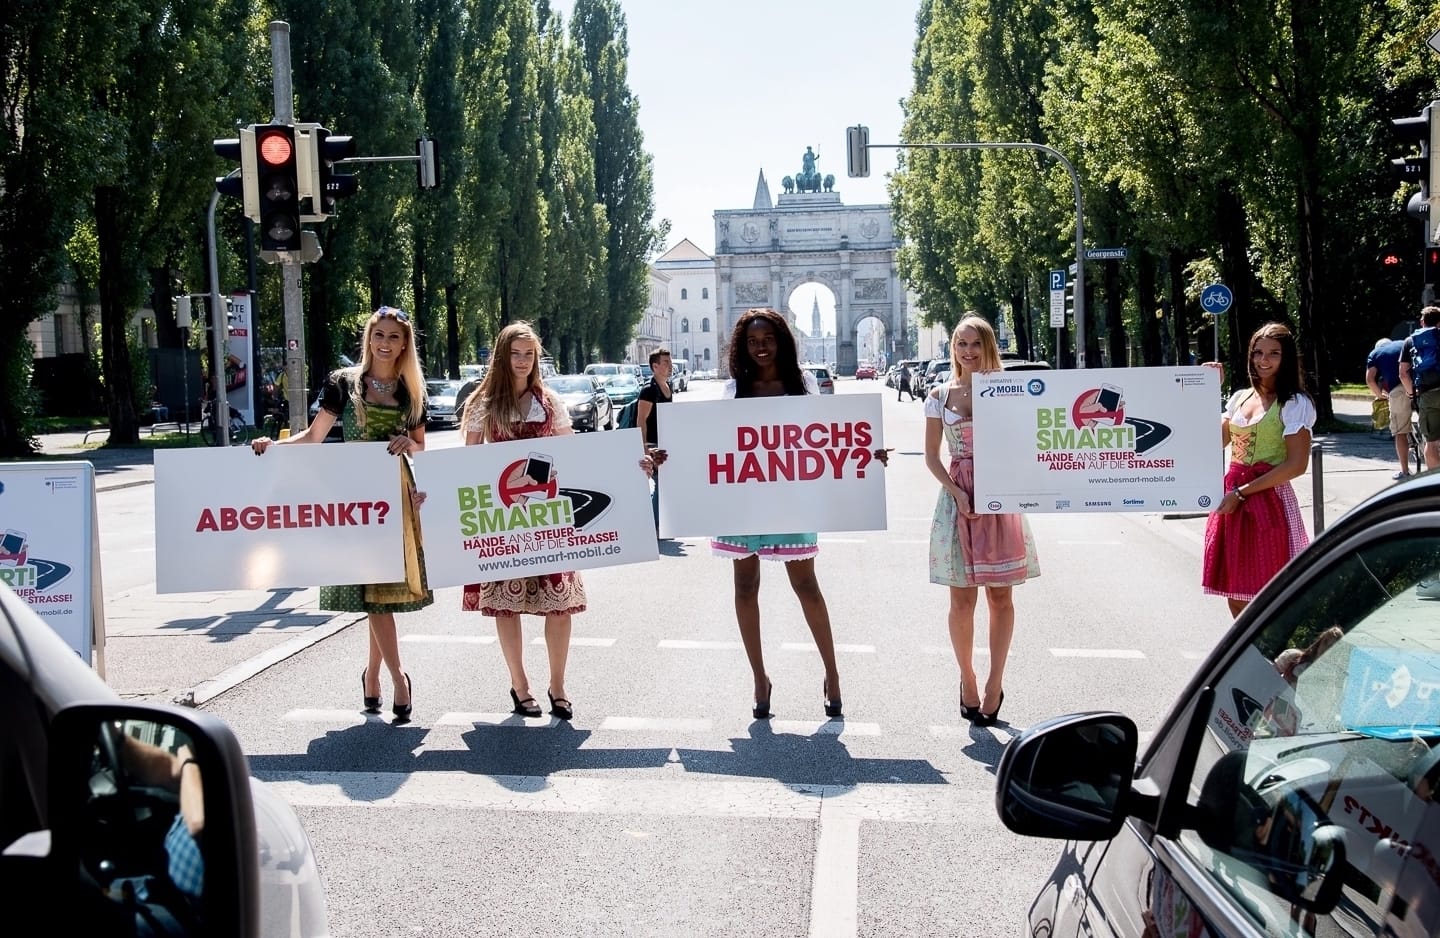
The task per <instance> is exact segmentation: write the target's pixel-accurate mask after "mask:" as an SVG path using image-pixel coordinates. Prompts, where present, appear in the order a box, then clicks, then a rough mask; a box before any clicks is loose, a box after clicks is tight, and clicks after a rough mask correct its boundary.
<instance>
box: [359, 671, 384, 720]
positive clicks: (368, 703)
mask: <svg viewBox="0 0 1440 938" xmlns="http://www.w3.org/2000/svg"><path fill="white" fill-rule="evenodd" d="M360 698H361V700H363V701H364V703H365V712H366V713H379V712H380V697H379V695H376V696H374V697H371V696H370V695H369V694H367V693H365V669H364V668H361V669H360Z"/></svg>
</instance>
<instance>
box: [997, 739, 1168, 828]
mask: <svg viewBox="0 0 1440 938" xmlns="http://www.w3.org/2000/svg"><path fill="white" fill-rule="evenodd" d="M1139 744H1140V736H1139V732H1138V731H1137V730H1136V728H1135V723H1134V721H1132V720H1131V719H1130V718H1128V717H1126V716H1123V715H1121V714H1119V713H1077V714H1072V715H1070V716H1064V717H1056V718H1054V719H1051V720H1046V721H1044V722H1042V723H1038V724H1036V725H1035V726H1032V727H1031V728H1030V729H1028V730H1026V731H1025V732H1023V733H1021V734H1020V736H1019V738H1017V739H1015V740H1014V741H1013V742H1011V743H1010V745H1009V746H1007V747H1006V748H1005V754H1004V755H1003V756H1001V758H1000V765H999V768H998V769H997V770H996V798H995V801H996V804H995V807H996V810H997V811H998V812H999V814H1000V820H1001V822H1003V823H1004V825H1005V826H1006V827H1008V828H1009V829H1010V830H1012V831H1014V832H1015V833H1017V834H1025V835H1027V836H1030V837H1052V838H1057V839H1061V840H1109V839H1110V838H1111V837H1114V836H1115V835H1116V834H1118V833H1119V832H1120V827H1121V825H1123V824H1124V823H1125V818H1126V816H1127V815H1126V807H1127V805H1128V804H1129V801H1130V798H1129V795H1130V788H1131V783H1132V781H1133V780H1134V777H1135V756H1136V753H1137V752H1138V750H1139Z"/></svg>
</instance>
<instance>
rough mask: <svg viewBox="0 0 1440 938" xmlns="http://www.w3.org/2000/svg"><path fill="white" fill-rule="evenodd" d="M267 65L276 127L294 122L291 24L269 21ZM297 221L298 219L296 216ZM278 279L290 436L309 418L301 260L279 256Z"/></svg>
mask: <svg viewBox="0 0 1440 938" xmlns="http://www.w3.org/2000/svg"><path fill="white" fill-rule="evenodd" d="M270 65H271V70H272V71H273V73H274V77H273V79H272V81H273V87H274V94H275V123H277V124H293V123H294V122H295V98H294V88H293V86H292V85H291V82H290V24H289V23H287V22H285V21H284V20H271V21H270ZM296 217H297V219H298V217H299V216H298V215H297V216H296ZM280 277H281V282H282V283H283V285H284V293H283V296H282V301H283V302H284V306H285V400H286V402H287V403H288V404H289V405H290V432H291V433H299V432H301V431H302V430H304V429H305V424H306V422H307V420H308V417H309V411H308V410H307V409H306V400H307V398H308V396H309V388H307V387H306V386H305V299H304V295H303V294H302V293H301V290H300V258H299V257H298V256H296V255H295V254H294V253H292V252H289V251H286V252H282V253H281V255H280Z"/></svg>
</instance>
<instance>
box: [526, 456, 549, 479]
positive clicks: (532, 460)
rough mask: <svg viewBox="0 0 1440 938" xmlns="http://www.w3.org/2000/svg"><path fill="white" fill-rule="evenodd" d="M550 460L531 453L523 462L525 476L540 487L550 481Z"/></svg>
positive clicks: (547, 457)
mask: <svg viewBox="0 0 1440 938" xmlns="http://www.w3.org/2000/svg"><path fill="white" fill-rule="evenodd" d="M551 465H552V463H551V459H550V457H549V456H546V455H545V454H544V453H531V454H530V457H529V458H528V459H527V460H526V461H525V474H526V475H527V476H529V477H530V478H532V479H534V480H535V481H536V482H537V483H539V484H540V485H544V484H545V483H547V482H549V481H550V473H551V471H552V469H551Z"/></svg>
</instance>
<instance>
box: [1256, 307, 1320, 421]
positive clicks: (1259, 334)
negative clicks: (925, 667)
mask: <svg viewBox="0 0 1440 938" xmlns="http://www.w3.org/2000/svg"><path fill="white" fill-rule="evenodd" d="M1261 339H1274V340H1275V341H1276V342H1279V343H1280V367H1279V368H1277V369H1275V403H1277V404H1281V405H1283V404H1284V403H1285V402H1286V401H1288V400H1290V398H1292V397H1294V396H1296V395H1297V394H1306V395H1308V394H1309V392H1308V391H1307V390H1306V389H1305V369H1303V368H1301V367H1300V352H1299V351H1298V350H1297V349H1296V348H1295V334H1294V333H1292V332H1291V331H1290V327H1289V326H1287V325H1285V324H1284V323H1283V322H1267V323H1265V325H1263V326H1261V327H1260V328H1259V329H1256V330H1255V334H1254V335H1252V336H1251V337H1250V346H1249V348H1247V349H1246V352H1245V370H1246V371H1247V372H1249V374H1250V387H1252V388H1255V389H1257V390H1258V389H1259V387H1260V376H1259V375H1257V374H1256V373H1255V359H1254V355H1255V346H1256V344H1258V343H1259V341H1260V340H1261Z"/></svg>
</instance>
